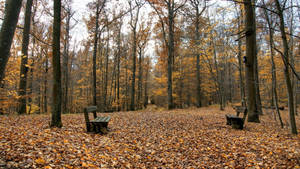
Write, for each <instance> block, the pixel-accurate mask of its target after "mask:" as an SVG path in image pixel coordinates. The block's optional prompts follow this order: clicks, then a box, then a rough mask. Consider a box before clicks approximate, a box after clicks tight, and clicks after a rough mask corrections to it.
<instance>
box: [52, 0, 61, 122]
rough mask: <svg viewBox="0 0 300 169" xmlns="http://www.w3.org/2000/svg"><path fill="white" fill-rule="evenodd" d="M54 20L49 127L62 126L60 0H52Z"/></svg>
mask: <svg viewBox="0 0 300 169" xmlns="http://www.w3.org/2000/svg"><path fill="white" fill-rule="evenodd" d="M53 6H54V22H53V42H52V50H53V57H52V64H53V93H52V99H53V100H52V120H51V124H50V126H51V127H59V128H60V127H62V122H61V98H62V97H61V96H62V92H61V66H60V30H61V28H60V25H61V0H54V5H53Z"/></svg>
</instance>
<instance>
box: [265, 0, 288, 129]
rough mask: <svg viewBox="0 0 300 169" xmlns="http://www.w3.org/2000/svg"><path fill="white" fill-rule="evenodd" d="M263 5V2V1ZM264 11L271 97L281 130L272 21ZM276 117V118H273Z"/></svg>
mask: <svg viewBox="0 0 300 169" xmlns="http://www.w3.org/2000/svg"><path fill="white" fill-rule="evenodd" d="M263 3H264V1H263ZM263 10H264V14H265V18H266V21H267V23H268V29H269V45H270V51H271V63H272V93H273V94H272V95H273V99H272V100H273V101H274V104H275V108H276V113H277V115H278V118H279V122H280V126H281V128H283V122H282V118H281V115H280V111H279V108H278V107H279V106H278V95H277V75H276V65H275V62H274V49H273V48H274V46H273V45H274V40H273V33H274V31H273V30H272V23H271V22H272V20H271V19H270V18H269V15H268V13H267V10H266V9H263ZM275 117H276V116H275Z"/></svg>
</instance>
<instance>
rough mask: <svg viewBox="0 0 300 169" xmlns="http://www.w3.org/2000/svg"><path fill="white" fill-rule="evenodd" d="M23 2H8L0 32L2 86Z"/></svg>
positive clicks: (16, 0)
mask: <svg viewBox="0 0 300 169" xmlns="http://www.w3.org/2000/svg"><path fill="white" fill-rule="evenodd" d="M21 6H22V0H6V2H5V13H4V20H3V23H2V27H1V30H0V86H2V85H1V84H2V80H3V79H4V76H5V67H6V64H7V62H8V58H9V52H10V47H11V44H12V40H13V37H14V33H15V30H16V26H17V22H18V18H19V14H20V10H21Z"/></svg>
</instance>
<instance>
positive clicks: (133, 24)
mask: <svg viewBox="0 0 300 169" xmlns="http://www.w3.org/2000/svg"><path fill="white" fill-rule="evenodd" d="M135 2H136V5H137V11H136V14H135V17H133V9H132V6H131V2H130V3H129V5H130V9H131V10H130V16H131V20H130V26H131V29H132V77H131V93H130V94H131V97H130V110H135V106H136V105H135V74H136V53H137V35H136V29H137V22H138V19H139V12H140V4H138V2H137V1H135Z"/></svg>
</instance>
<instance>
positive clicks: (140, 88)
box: [137, 49, 143, 109]
mask: <svg viewBox="0 0 300 169" xmlns="http://www.w3.org/2000/svg"><path fill="white" fill-rule="evenodd" d="M142 63H143V54H142V49H140V50H139V74H138V99H137V104H138V108H139V109H141V108H142V102H141V101H142V81H143V68H142Z"/></svg>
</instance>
